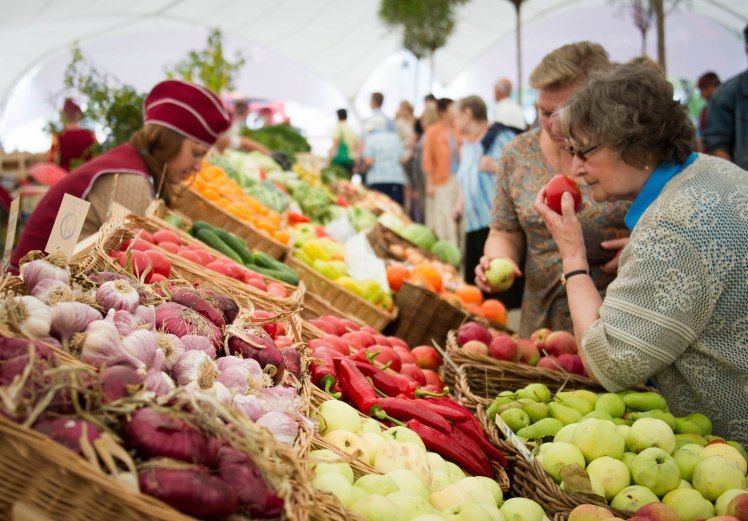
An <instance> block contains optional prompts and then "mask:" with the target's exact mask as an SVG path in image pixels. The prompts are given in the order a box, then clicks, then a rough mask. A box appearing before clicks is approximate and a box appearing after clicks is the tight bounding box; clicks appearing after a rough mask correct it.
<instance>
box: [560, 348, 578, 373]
mask: <svg viewBox="0 0 748 521" xmlns="http://www.w3.org/2000/svg"><path fill="white" fill-rule="evenodd" d="M558 365H560V366H561V367H562V368H563V370H564V371H566V372H567V373H572V374H578V375H583V374H584V365H583V364H582V359H581V358H579V355H572V354H569V353H564V354H562V355H560V356H559V357H558Z"/></svg>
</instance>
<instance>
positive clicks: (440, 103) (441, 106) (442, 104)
mask: <svg viewBox="0 0 748 521" xmlns="http://www.w3.org/2000/svg"><path fill="white" fill-rule="evenodd" d="M452 103H454V100H453V99H451V98H439V99H438V100H437V102H436V112H438V113H439V114H444V113H445V112H447V110H449V106H450V105H451V104H452Z"/></svg>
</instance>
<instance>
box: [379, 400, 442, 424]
mask: <svg viewBox="0 0 748 521" xmlns="http://www.w3.org/2000/svg"><path fill="white" fill-rule="evenodd" d="M416 401H417V400H409V399H408V398H405V397H403V398H380V399H379V406H380V407H381V408H382V410H383V411H384V412H385V413H386V414H388V415H389V416H392V417H393V418H397V419H398V420H400V421H404V422H407V421H408V420H418V421H420V422H421V423H423V424H424V425H428V426H429V427H433V428H434V429H437V430H440V431H443V432H449V431H450V430H452V426H451V425H450V424H449V422H448V421H447V420H445V419H444V418H443V417H442V416H440V415H439V414H438V413H435V412H432V411H431V410H429V409H427V408H425V407H422V406H420V405H418V404H417V403H415V402H416ZM375 416H378V415H375ZM380 419H382V420H383V419H385V418H380Z"/></svg>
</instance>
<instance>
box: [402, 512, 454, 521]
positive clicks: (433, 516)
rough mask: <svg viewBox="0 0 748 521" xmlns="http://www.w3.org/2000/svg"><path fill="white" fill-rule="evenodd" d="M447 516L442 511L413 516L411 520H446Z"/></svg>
mask: <svg viewBox="0 0 748 521" xmlns="http://www.w3.org/2000/svg"><path fill="white" fill-rule="evenodd" d="M445 519H446V517H444V516H443V515H442V514H441V513H433V514H421V515H420V516H416V517H414V518H412V519H411V520H410V521H444V520H445Z"/></svg>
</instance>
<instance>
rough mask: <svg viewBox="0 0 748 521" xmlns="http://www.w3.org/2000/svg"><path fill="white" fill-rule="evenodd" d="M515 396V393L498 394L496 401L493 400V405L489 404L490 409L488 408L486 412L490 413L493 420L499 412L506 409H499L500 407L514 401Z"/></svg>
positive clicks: (489, 415)
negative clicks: (508, 394) (509, 394)
mask: <svg viewBox="0 0 748 521" xmlns="http://www.w3.org/2000/svg"><path fill="white" fill-rule="evenodd" d="M514 398H515V397H514V394H512V395H511V396H497V397H496V398H495V399H494V401H493V402H491V405H489V406H488V409H486V414H488V417H489V418H490V419H491V420H493V419H494V418H495V417H496V415H497V414H499V413H500V412H501V411H503V410H504V409H501V410H499V408H500V407H502V406H504V405H506V404H508V403H512V402H514V401H515V399H514Z"/></svg>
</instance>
